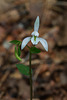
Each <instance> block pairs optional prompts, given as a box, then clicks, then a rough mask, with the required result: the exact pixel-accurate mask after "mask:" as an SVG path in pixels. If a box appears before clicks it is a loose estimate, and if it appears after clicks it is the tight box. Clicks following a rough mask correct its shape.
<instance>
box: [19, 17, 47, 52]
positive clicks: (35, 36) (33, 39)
mask: <svg viewBox="0 0 67 100" xmlns="http://www.w3.org/2000/svg"><path fill="white" fill-rule="evenodd" d="M38 29H39V16H37V18H36V21H35V23H34V31H33V32H32V33H31V35H32V37H26V38H25V39H24V40H23V41H22V44H21V50H22V49H23V48H24V47H25V46H26V45H27V43H28V42H29V41H30V40H31V42H32V44H33V45H37V44H38V42H40V43H41V44H42V45H43V47H44V49H45V50H46V51H48V44H47V41H46V40H45V39H43V38H40V37H38V36H39V33H38Z"/></svg>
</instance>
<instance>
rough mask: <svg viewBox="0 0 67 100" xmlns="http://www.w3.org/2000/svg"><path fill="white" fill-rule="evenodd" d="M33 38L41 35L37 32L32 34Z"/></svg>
mask: <svg viewBox="0 0 67 100" xmlns="http://www.w3.org/2000/svg"><path fill="white" fill-rule="evenodd" d="M31 35H32V36H39V33H38V32H37V31H34V32H32V34H31Z"/></svg>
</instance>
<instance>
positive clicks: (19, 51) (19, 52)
mask: <svg viewBox="0 0 67 100" xmlns="http://www.w3.org/2000/svg"><path fill="white" fill-rule="evenodd" d="M20 55H21V50H20V46H18V56H20Z"/></svg>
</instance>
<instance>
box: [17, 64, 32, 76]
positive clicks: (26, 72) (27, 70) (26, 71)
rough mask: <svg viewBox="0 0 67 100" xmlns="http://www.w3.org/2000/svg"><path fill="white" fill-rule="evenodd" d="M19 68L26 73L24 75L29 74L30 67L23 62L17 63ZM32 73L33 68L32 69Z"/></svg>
mask: <svg viewBox="0 0 67 100" xmlns="http://www.w3.org/2000/svg"><path fill="white" fill-rule="evenodd" d="M16 66H17V68H18V70H19V71H20V73H22V74H24V75H29V67H28V66H26V65H23V64H16ZM31 73H32V70H31Z"/></svg>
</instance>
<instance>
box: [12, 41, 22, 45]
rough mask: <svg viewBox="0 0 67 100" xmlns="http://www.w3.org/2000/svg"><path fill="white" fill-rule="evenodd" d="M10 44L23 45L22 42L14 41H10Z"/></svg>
mask: <svg viewBox="0 0 67 100" xmlns="http://www.w3.org/2000/svg"><path fill="white" fill-rule="evenodd" d="M10 43H13V44H16V45H19V44H21V41H18V40H13V41H10Z"/></svg>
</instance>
